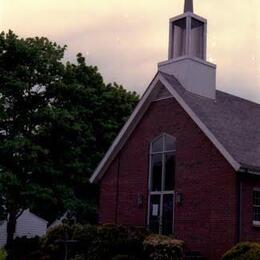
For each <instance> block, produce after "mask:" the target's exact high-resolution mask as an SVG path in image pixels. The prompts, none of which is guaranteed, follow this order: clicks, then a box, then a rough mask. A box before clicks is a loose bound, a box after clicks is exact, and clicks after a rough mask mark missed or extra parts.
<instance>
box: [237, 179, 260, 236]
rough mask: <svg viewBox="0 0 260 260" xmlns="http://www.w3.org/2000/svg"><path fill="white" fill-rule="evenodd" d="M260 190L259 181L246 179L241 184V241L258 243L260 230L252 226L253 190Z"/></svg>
mask: <svg viewBox="0 0 260 260" xmlns="http://www.w3.org/2000/svg"><path fill="white" fill-rule="evenodd" d="M254 188H260V181H259V179H258V180H257V179H247V180H244V181H242V184H241V208H242V209H243V210H242V216H241V241H260V228H259V227H254V226H253V207H252V205H253V190H254Z"/></svg>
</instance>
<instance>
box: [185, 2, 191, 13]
mask: <svg viewBox="0 0 260 260" xmlns="http://www.w3.org/2000/svg"><path fill="white" fill-rule="evenodd" d="M186 12H191V13H193V0H185V5H184V13H186Z"/></svg>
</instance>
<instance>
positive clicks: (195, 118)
mask: <svg viewBox="0 0 260 260" xmlns="http://www.w3.org/2000/svg"><path fill="white" fill-rule="evenodd" d="M159 80H160V81H161V82H162V84H163V85H164V86H165V87H166V88H167V90H168V91H169V92H170V93H171V94H172V95H173V97H174V98H175V99H176V100H177V102H178V103H179V104H180V105H181V106H182V108H183V109H184V110H185V111H186V113H187V114H188V115H189V116H190V117H191V118H192V119H193V121H194V122H195V123H196V124H197V125H198V127H199V128H200V129H201V130H202V132H203V133H204V134H205V135H206V136H207V137H208V138H209V139H210V141H211V142H212V143H213V144H214V145H215V146H216V147H217V149H218V150H219V151H220V153H221V154H222V155H223V156H224V157H225V158H226V160H227V161H228V162H229V163H230V164H231V165H232V167H233V168H234V169H235V171H238V170H239V169H240V164H239V163H238V162H237V161H236V160H235V159H234V158H233V157H232V156H231V155H230V153H229V152H228V151H227V150H226V149H225V148H224V146H223V145H222V144H221V143H220V142H219V141H218V140H217V138H216V137H215V136H214V135H213V133H212V132H211V131H210V130H209V129H208V128H207V126H206V125H205V124H204V123H203V122H202V121H201V120H200V119H199V118H198V116H197V115H196V114H195V113H194V112H193V111H192V109H191V108H190V107H189V106H188V105H187V104H186V103H185V101H184V100H183V99H182V98H181V96H180V95H179V94H178V93H177V92H176V91H175V90H174V89H173V87H172V86H171V85H170V84H169V83H168V82H167V80H165V79H164V78H163V77H162V76H160V75H159Z"/></svg>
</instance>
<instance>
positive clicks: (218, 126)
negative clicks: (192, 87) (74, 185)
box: [90, 72, 260, 182]
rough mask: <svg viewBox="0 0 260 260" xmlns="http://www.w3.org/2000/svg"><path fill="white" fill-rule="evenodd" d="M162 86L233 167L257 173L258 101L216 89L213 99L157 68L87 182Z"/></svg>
mask: <svg viewBox="0 0 260 260" xmlns="http://www.w3.org/2000/svg"><path fill="white" fill-rule="evenodd" d="M162 87H165V90H166V91H168V92H169V95H172V96H173V97H174V98H176V100H177V101H178V102H179V103H180V105H181V106H182V107H183V109H184V110H185V111H186V112H187V113H188V114H189V116H191V118H192V119H193V120H194V121H195V123H196V124H197V125H198V126H199V127H200V128H201V130H202V131H203V132H204V133H205V135H206V136H207V137H208V138H209V139H210V140H211V141H212V143H213V144H214V145H215V146H216V147H217V149H218V150H219V151H220V152H221V153H222V155H223V156H224V157H225V158H226V159H227V160H228V162H229V163H230V164H231V165H232V167H233V168H234V169H235V170H236V171H243V170H244V171H248V172H249V173H257V174H258V173H260V104H257V103H254V102H251V101H248V100H245V99H242V98H239V97H236V96H233V95H230V94H227V93H224V92H222V91H217V92H216V99H211V98H206V97H202V96H199V95H196V94H193V93H191V92H189V91H187V90H185V88H184V87H183V86H182V85H181V84H180V83H179V81H178V80H177V79H176V78H175V77H174V76H173V75H169V74H165V73H163V72H158V73H157V74H156V76H155V77H154V79H153V80H152V82H151V84H150V85H149V87H148V88H147V90H146V91H145V93H144V95H143V96H142V98H141V100H140V102H139V103H138V105H137V107H136V108H135V110H134V112H133V113H132V115H131V116H130V118H129V119H128V121H127V122H126V124H125V125H124V127H123V128H122V130H121V131H120V133H119V134H118V136H117V137H116V139H115V140H114V142H113V144H112V145H111V147H110V148H109V150H108V151H107V153H106V155H105V156H104V157H103V159H102V161H101V162H100V164H99V165H98V167H97V168H96V170H95V172H94V173H93V175H92V176H91V178H90V182H98V180H100V179H101V178H102V176H103V174H104V173H105V170H106V169H107V168H108V167H109V164H110V163H111V162H112V161H113V159H114V158H115V156H116V155H117V153H118V152H119V151H120V149H121V148H122V147H123V145H124V143H125V142H126V140H127V139H128V137H129V136H130V134H131V132H132V131H133V130H134V128H135V126H136V125H137V124H138V122H139V121H140V120H141V118H142V116H143V114H144V113H145V111H146V109H147V108H148V107H149V104H150V103H151V102H152V101H153V100H154V99H155V98H156V96H157V95H158V93H160V89H161V88H162Z"/></svg>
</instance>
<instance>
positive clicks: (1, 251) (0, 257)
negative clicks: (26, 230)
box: [0, 248, 7, 260]
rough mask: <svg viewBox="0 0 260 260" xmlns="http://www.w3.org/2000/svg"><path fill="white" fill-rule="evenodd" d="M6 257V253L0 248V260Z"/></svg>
mask: <svg viewBox="0 0 260 260" xmlns="http://www.w3.org/2000/svg"><path fill="white" fill-rule="evenodd" d="M6 257H7V253H6V251H5V250H4V249H3V248H0V260H5V259H6Z"/></svg>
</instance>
